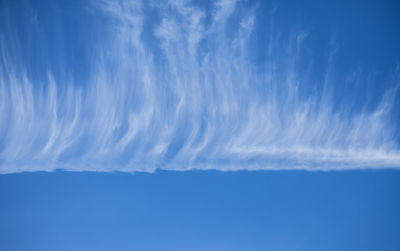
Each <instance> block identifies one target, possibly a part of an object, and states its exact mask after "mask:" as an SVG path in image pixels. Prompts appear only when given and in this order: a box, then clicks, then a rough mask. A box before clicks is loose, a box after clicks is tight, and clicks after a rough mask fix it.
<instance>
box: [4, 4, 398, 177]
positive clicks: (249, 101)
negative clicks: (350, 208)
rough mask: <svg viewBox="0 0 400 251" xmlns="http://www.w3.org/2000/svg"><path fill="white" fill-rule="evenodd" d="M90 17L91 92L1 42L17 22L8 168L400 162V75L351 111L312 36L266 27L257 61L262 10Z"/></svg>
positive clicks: (7, 63)
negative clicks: (34, 66)
mask: <svg viewBox="0 0 400 251" xmlns="http://www.w3.org/2000/svg"><path fill="white" fill-rule="evenodd" d="M239 7H240V8H239ZM88 9H90V10H91V11H93V12H94V13H95V14H96V16H97V17H96V18H97V19H96V20H101V22H102V24H105V25H104V26H103V27H101V31H102V33H104V36H103V37H102V39H101V40H96V42H95V44H94V45H93V48H92V50H94V51H95V53H93V55H95V56H93V58H92V59H91V61H90V62H91V63H90V69H89V68H88V69H87V70H86V75H87V77H86V79H85V81H84V83H83V84H80V83H77V81H76V80H74V79H77V78H76V77H74V74H75V72H74V71H71V73H70V75H72V77H65V76H62V77H60V76H59V75H58V76H56V75H57V74H55V72H53V70H51V67H48V70H46V72H47V73H46V76H42V75H41V77H42V78H41V79H42V81H41V82H40V83H37V82H35V81H39V80H37V79H39V78H37V77H36V78H33V77H31V76H30V75H31V74H29V73H28V72H29V70H30V69H29V65H24V64H23V63H24V60H23V59H20V60H19V61H18V60H17V59H15V57H14V56H13V55H14V54H15V55H16V54H17V53H16V52H15V51H14V50H16V49H15V45H13V44H12V43H15V44H18V45H20V46H24V45H25V43H28V42H24V41H21V39H20V38H18V36H15V37H13V38H10V37H8V38H6V36H7V35H9V33H10V32H12V31H13V29H16V27H14V26H12V25H13V24H12V22H11V21H12V19H9V20H8V21H9V22H8V23H9V25H10V26H9V27H11V28H9V29H4V31H3V32H2V36H1V40H0V48H1V51H2V58H1V70H0V120H1V121H2V123H1V125H0V141H1V144H0V160H1V165H0V172H1V173H12V172H20V171H37V170H54V169H58V168H63V169H67V170H72V171H83V170H88V171H116V170H118V171H154V170H155V169H157V168H161V169H173V170H189V169H193V168H196V169H216V170H241V169H246V170H261V169H262V170H264V169H274V170H275V169H278V170H280V169H307V170H319V169H323V170H333V169H357V168H388V167H389V168H398V167H400V152H399V149H398V142H396V139H395V137H394V135H395V131H396V130H397V128H396V125H395V124H393V122H392V120H391V116H393V115H392V113H391V109H392V107H393V104H394V99H395V98H396V91H397V90H396V88H395V86H397V85H398V83H397V82H396V81H397V80H394V82H393V83H392V84H391V88H388V89H387V90H386V95H385V96H383V97H382V99H381V101H380V103H379V104H377V105H375V106H374V107H373V109H370V108H369V109H363V108H362V107H361V108H360V105H358V107H357V109H353V108H354V107H353V106H355V103H353V100H351V99H337V98H336V97H335V95H334V92H335V89H337V88H341V87H340V85H338V84H337V83H335V80H334V78H333V77H332V74H335V73H334V70H332V64H333V63H332V61H333V60H334V53H335V50H334V49H331V52H330V54H331V56H328V60H327V63H326V65H325V66H323V67H319V68H318V69H321V68H323V69H324V70H323V72H324V73H323V77H322V78H317V77H315V72H316V66H313V64H312V63H310V62H311V61H312V60H310V61H307V60H305V59H304V57H305V55H306V54H304V53H305V52H304V46H306V45H307V37H308V36H312V34H310V33H309V32H304V31H299V32H293V31H292V32H287V33H288V34H289V36H288V37H289V38H288V39H284V38H283V36H281V34H282V33H284V32H285V31H279V32H278V30H277V29H275V28H271V29H269V35H266V36H265V37H264V41H265V44H261V45H260V44H258V46H259V47H261V49H260V48H258V50H260V51H264V52H265V59H264V60H260V62H258V61H257V58H256V57H254V55H252V53H254V51H255V50H256V49H255V48H254V46H255V40H256V38H257V37H258V36H259V33H265V30H263V27H261V26H260V24H259V23H257V18H258V15H259V12H258V6H257V5H252V6H248V5H244V3H243V2H241V1H231V0H223V1H217V2H214V3H212V4H211V6H210V7H207V8H206V7H203V6H199V5H196V4H195V3H192V2H191V1H183V0H174V1H169V2H168V3H159V2H156V1H154V2H145V1H143V2H142V1H108V0H104V1H96V2H90V3H88V5H87V8H85V11H87V10H88ZM275 11H276V10H275ZM269 14H271V15H273V11H272V12H271V13H269ZM93 19H95V18H94V17H93ZM10 20H11V21H10ZM10 22H11V24H10ZM38 25H39V24H38ZM66 28H67V27H61V28H60V29H61V32H62V31H63V29H66ZM48 35H50V34H48ZM69 39H74V38H69ZM89 47H90V46H89ZM43 50H44V51H45V50H46V48H43ZM56 50H62V47H61V46H60V47H59V48H58V47H57V45H56ZM328 54H329V53H328ZM56 60H59V61H63V60H64V59H63V54H60V56H59V57H58V58H56ZM21 62H22V63H21ZM66 67H67V68H68V66H66ZM395 74H398V71H397V72H396V73H395ZM361 78H362V77H361ZM349 81H353V80H352V79H350V80H349ZM361 103H362V104H361V106H367V105H368V104H367V103H368V100H366V99H365V100H363V101H362V102H361Z"/></svg>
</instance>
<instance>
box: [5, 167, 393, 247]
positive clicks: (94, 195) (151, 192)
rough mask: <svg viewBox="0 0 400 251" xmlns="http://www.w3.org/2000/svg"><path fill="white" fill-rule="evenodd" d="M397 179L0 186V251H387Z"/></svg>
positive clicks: (139, 178)
mask: <svg viewBox="0 0 400 251" xmlns="http://www.w3.org/2000/svg"><path fill="white" fill-rule="evenodd" d="M399 212H400V172H398V171H384V170H382V171H347V172H304V171H276V172H266V171H257V172H246V171H239V172H217V171H190V172H165V171H161V172H156V173H154V174H144V173H135V174H127V173H85V172H83V173H69V172H59V171H57V172H54V173H43V172H37V173H23V174H9V175H1V176H0V250H29V251H35V250H38V251H39V250H40V251H42V250H59V251H63V250H65V251H67V250H68V251H69V250H76V251H78V250H98V251H100V250H119V251H123V250H307V251H308V250H349V251H350V250H352V251H357V250H360V251H368V250H389V251H396V250H398V248H399V247H400V238H399V236H400V214H399Z"/></svg>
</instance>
